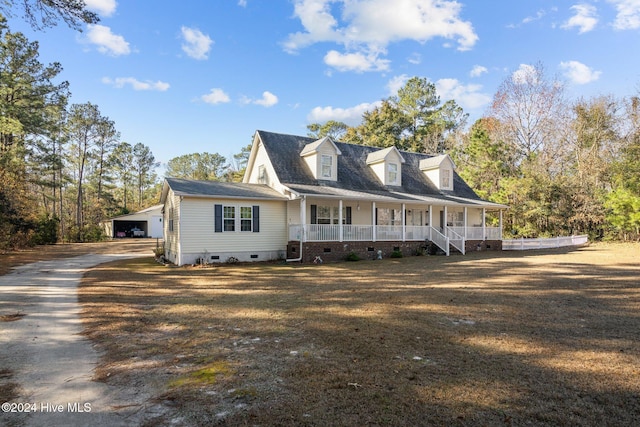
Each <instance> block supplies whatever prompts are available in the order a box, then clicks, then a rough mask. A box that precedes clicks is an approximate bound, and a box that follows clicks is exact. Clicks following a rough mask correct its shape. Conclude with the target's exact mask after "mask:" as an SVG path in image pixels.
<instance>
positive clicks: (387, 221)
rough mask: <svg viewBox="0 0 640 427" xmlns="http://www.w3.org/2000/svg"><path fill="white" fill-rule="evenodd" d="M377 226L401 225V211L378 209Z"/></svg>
mask: <svg viewBox="0 0 640 427" xmlns="http://www.w3.org/2000/svg"><path fill="white" fill-rule="evenodd" d="M377 217H378V221H377V225H402V210H401V209H390V208H378V215H377Z"/></svg>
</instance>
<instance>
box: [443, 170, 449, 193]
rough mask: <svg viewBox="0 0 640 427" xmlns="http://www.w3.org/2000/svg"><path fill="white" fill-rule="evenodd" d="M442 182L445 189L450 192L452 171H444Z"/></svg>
mask: <svg viewBox="0 0 640 427" xmlns="http://www.w3.org/2000/svg"><path fill="white" fill-rule="evenodd" d="M441 180H442V181H441V184H442V188H443V189H445V190H448V189H450V188H451V171H450V170H449V169H442V175H441Z"/></svg>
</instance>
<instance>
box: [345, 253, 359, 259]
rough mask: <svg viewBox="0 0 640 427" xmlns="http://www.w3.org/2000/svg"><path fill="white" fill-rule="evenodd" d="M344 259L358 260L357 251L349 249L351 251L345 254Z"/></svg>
mask: <svg viewBox="0 0 640 427" xmlns="http://www.w3.org/2000/svg"><path fill="white" fill-rule="evenodd" d="M346 260H347V261H360V257H359V256H358V254H357V253H355V252H353V251H351V252H349V255H347V257H346Z"/></svg>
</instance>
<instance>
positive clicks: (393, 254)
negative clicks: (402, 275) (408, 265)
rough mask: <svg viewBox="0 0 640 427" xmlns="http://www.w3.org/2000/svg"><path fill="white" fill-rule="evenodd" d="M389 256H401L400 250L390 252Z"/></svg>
mask: <svg viewBox="0 0 640 427" xmlns="http://www.w3.org/2000/svg"><path fill="white" fill-rule="evenodd" d="M391 258H402V252H401V251H393V252H391Z"/></svg>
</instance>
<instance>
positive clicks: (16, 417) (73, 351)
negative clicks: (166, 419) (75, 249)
mask: <svg viewBox="0 0 640 427" xmlns="http://www.w3.org/2000/svg"><path fill="white" fill-rule="evenodd" d="M137 256H147V257H148V256H149V252H148V251H147V252H146V253H145V254H135V253H133V254H117V255H108V254H100V255H98V254H88V255H82V256H77V257H74V258H66V259H58V260H51V261H40V262H36V263H32V264H27V265H23V266H21V267H18V268H16V269H14V270H12V272H11V273H10V274H7V275H4V276H0V314H5V315H6V314H7V313H15V314H20V315H22V317H20V318H19V319H18V320H15V321H10V322H0V368H2V367H5V368H9V369H10V370H11V371H12V374H13V376H12V378H11V381H12V382H15V383H18V384H19V386H20V395H21V397H20V398H18V399H16V400H15V401H13V402H0V404H2V412H0V425H9V426H47V427H52V426H89V425H91V426H131V425H138V424H139V423H140V422H141V418H140V417H142V415H143V414H144V413H145V412H147V415H148V410H149V409H150V408H144V405H145V402H146V400H147V399H148V397H149V396H145V395H144V393H140V392H139V390H135V389H131V390H123V389H115V388H113V387H110V386H108V385H106V384H103V383H97V382H93V381H92V380H91V378H92V377H93V371H94V368H95V366H96V364H97V362H98V356H99V355H98V353H97V352H96V351H95V350H94V349H93V347H92V343H91V342H90V341H88V340H87V339H85V338H84V337H83V336H82V335H80V334H81V332H82V324H81V322H80V305H79V304H78V292H77V291H78V285H79V283H80V279H81V278H82V275H83V274H84V273H85V271H87V269H89V268H91V267H93V266H96V265H98V264H102V263H105V262H109V261H113V260H117V259H123V258H131V257H137ZM14 411H15V412H14Z"/></svg>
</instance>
